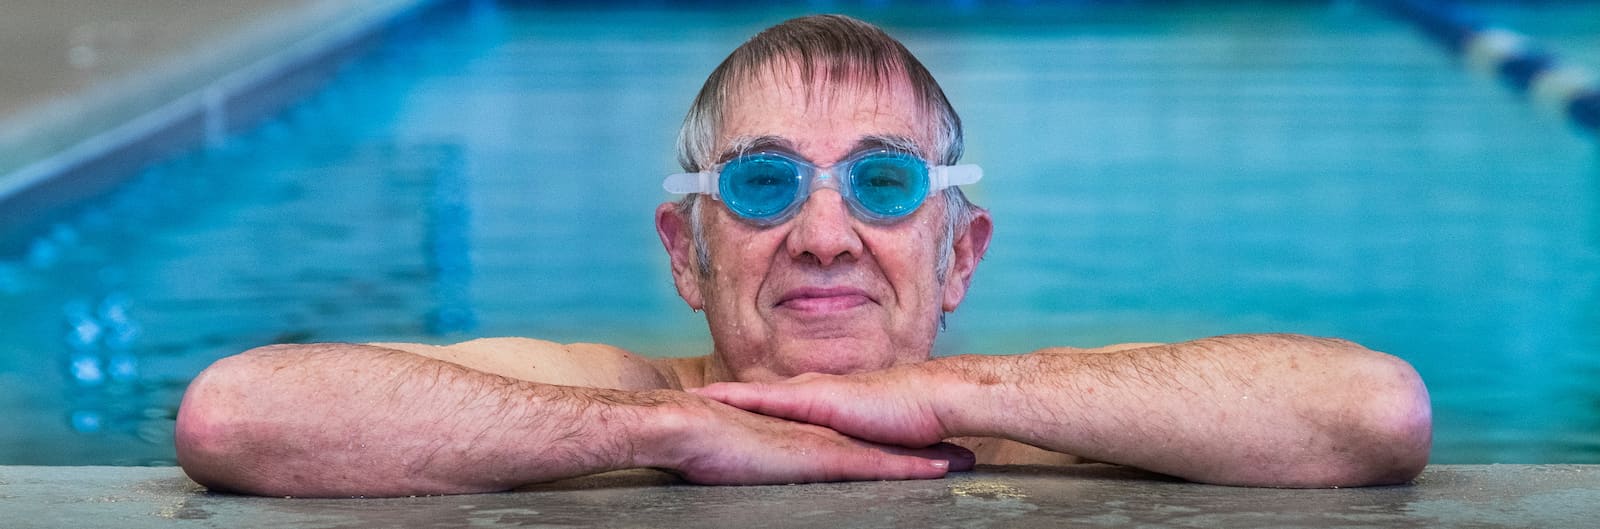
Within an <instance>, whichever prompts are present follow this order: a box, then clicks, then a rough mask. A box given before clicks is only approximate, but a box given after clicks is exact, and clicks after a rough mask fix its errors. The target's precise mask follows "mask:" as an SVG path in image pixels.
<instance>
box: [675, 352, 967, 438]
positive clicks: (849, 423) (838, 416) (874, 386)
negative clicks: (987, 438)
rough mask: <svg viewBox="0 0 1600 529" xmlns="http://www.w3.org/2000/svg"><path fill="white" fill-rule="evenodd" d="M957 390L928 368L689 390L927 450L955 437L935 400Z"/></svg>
mask: <svg viewBox="0 0 1600 529" xmlns="http://www.w3.org/2000/svg"><path fill="white" fill-rule="evenodd" d="M951 389H953V384H951V385H946V384H941V381H940V380H939V377H938V376H937V374H936V373H935V372H933V371H932V370H930V369H929V366H928V365H927V364H921V365H908V366H900V367H896V368H891V369H886V370H882V371H875V372H871V373H861V374H855V375H845V376H840V375H824V374H817V373H808V374H804V375H800V376H797V377H794V378H791V379H788V380H785V381H782V382H777V383H771V384H756V383H737V382H724V383H719V384H711V385H709V386H706V387H704V388H698V389H693V390H690V391H691V392H692V393H695V394H698V395H700V396H703V397H707V398H710V399H715V400H717V401H720V402H723V403H726V404H728V405H731V406H735V407H738V408H741V409H745V410H749V411H752V412H755V413H759V414H762V415H768V416H772V417H782V418H785V419H791V420H795V421H800V422H804V423H810V424H815V425H821V426H826V427H828V428H831V429H833V430H835V431H837V432H839V433H842V434H845V435H848V436H851V437H855V438H857V439H863V440H867V441H872V442H877V443H883V444H888V445H896V446H905V447H924V446H930V445H933V444H935V443H938V442H940V441H941V440H944V439H946V438H949V437H952V436H953V435H954V432H952V431H951V430H950V428H949V425H948V424H947V423H946V421H945V420H944V419H942V418H941V417H940V411H941V410H940V408H941V407H940V406H938V405H937V401H936V399H935V397H936V396H937V394H938V393H939V392H940V391H949V390H951Z"/></svg>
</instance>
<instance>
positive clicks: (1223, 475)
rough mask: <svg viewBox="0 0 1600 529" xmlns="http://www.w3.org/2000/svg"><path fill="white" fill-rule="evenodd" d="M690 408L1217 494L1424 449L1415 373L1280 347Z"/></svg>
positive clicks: (1123, 354) (946, 376)
mask: <svg viewBox="0 0 1600 529" xmlns="http://www.w3.org/2000/svg"><path fill="white" fill-rule="evenodd" d="M928 387H940V388H941V389H940V391H926V389H925V388H928ZM697 392H698V393H699V394H701V395H705V396H709V397H711V398H715V399H718V400H720V401H723V402H727V403H729V404H732V405H735V406H739V407H741V408H744V409H749V410H752V411H757V412H760V413H765V414H769V415H773V416H778V417H787V418H791V419H795V420H800V421H807V422H813V423H816V424H821V425H825V426H829V427H831V428H834V429H835V430H838V431H840V432H843V433H846V434H849V435H853V436H856V437H860V438H862V439H868V440H873V441H877V442H882V443H891V444H901V445H905V446H921V445H924V444H926V443H929V442H934V441H937V440H939V439H946V438H950V437H955V436H987V437H999V438H1005V439H1010V440H1014V441H1018V442H1022V443H1026V444H1030V445H1034V446H1038V447H1042V448H1046V449H1049V450H1053V451H1057V452H1064V453H1070V454H1074V455H1079V456H1083V457H1087V458H1090V459H1094V460H1098V461H1105V462H1110V463H1118V464H1125V465H1129V466H1135V467H1139V468H1143V469H1147V470H1152V471H1156V472H1161V473H1165V474H1170V475H1174V476H1178V477H1182V478H1186V479H1189V480H1193V481H1201V482H1208V483H1219V484H1229V485H1253V486H1284V487H1323V486H1359V485H1379V484H1392V483H1401V482H1405V481H1408V480H1410V479H1412V478H1414V477H1416V475H1417V474H1418V473H1420V472H1421V471H1422V468H1423V467H1424V466H1425V465H1426V464H1427V459H1428V451H1429V446H1430V444H1431V436H1432V420H1431V416H1432V414H1431V410H1430V407H1429V403H1428V395H1427V390H1426V389H1425V388H1424V387H1423V384H1422V381H1421V379H1420V378H1419V377H1418V376H1417V374H1416V371H1415V370H1413V369H1412V368H1411V366H1409V365H1408V364H1406V363H1405V362H1404V361H1401V360H1400V359H1398V358H1395V357H1392V356H1389V355H1385V354H1381V353H1375V352H1372V351H1369V350H1367V349H1365V348H1362V347H1360V346H1358V345H1355V344H1352V343H1350V342H1345V341H1342V340H1328V339H1319V338H1310V337H1304V336H1291V335H1255V336H1224V337H1218V338H1210V339H1205V340H1197V341H1193V342H1187V343H1181V344H1172V345H1150V346H1142V347H1134V348H1127V349H1123V350H1113V351H1099V352H1090V351H1084V350H1074V349H1068V348H1060V349H1046V350H1043V351H1039V352H1035V353H1031V354H1026V355H1017V356H971V355H968V356H958V357H949V358H942V359H938V360H933V361H930V362H927V363H924V364H920V365H911V366H900V367H896V368H891V369H888V370H884V371H879V372H874V373H867V374H863V375H856V376H845V377H832V376H820V375H803V376H801V377H796V378H795V379H792V380H791V381H787V382H784V383H778V384H761V385H752V384H717V385H712V386H709V387H707V388H705V389H703V390H697ZM980 462H981V461H980Z"/></svg>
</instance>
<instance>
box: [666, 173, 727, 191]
mask: <svg viewBox="0 0 1600 529" xmlns="http://www.w3.org/2000/svg"><path fill="white" fill-rule="evenodd" d="M661 187H662V188H665V189H666V190H667V192H668V193H672V194H674V195H687V194H689V193H701V194H705V195H710V194H713V193H712V192H713V191H716V189H717V173H713V172H711V171H701V172H698V173H678V174H675V175H671V176H668V177H667V179H666V180H665V181H662V182H661Z"/></svg>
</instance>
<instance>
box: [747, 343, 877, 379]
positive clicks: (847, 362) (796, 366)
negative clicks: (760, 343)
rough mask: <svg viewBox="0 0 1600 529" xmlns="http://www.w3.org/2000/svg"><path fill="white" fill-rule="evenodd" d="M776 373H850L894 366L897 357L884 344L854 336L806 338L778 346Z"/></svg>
mask: <svg viewBox="0 0 1600 529" xmlns="http://www.w3.org/2000/svg"><path fill="white" fill-rule="evenodd" d="M773 360H776V362H774V363H775V364H776V365H774V366H773V372H774V373H775V374H777V375H779V376H780V377H783V378H788V377H793V376H798V375H802V374H805V373H825V374H830V375H848V374H851V373H863V372H867V371H876V370H879V369H884V368H887V367H890V366H893V365H894V364H895V363H896V360H897V359H896V358H895V356H894V354H893V353H892V352H891V351H888V350H886V349H885V347H884V345H883V344H879V343H864V342H863V341H861V340H853V339H848V338H846V339H827V340H804V341H799V342H795V343H790V344H786V345H785V346H781V347H779V348H778V354H777V355H775V357H774V358H773Z"/></svg>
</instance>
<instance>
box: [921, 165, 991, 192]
mask: <svg viewBox="0 0 1600 529" xmlns="http://www.w3.org/2000/svg"><path fill="white" fill-rule="evenodd" d="M982 179H983V168H980V167H978V166H977V165H974V164H962V165H936V166H933V167H931V168H929V169H928V194H933V193H936V192H938V191H941V190H943V189H944V188H947V187H950V186H964V185H967V184H976V183H978V181H979V180H982Z"/></svg>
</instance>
